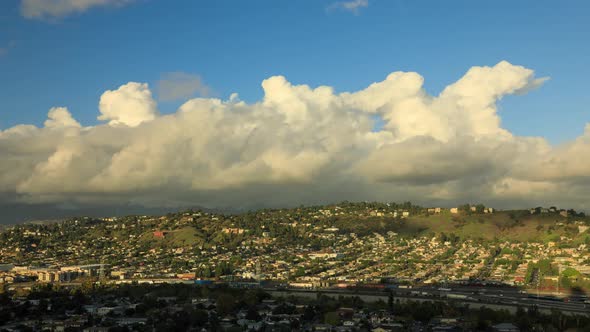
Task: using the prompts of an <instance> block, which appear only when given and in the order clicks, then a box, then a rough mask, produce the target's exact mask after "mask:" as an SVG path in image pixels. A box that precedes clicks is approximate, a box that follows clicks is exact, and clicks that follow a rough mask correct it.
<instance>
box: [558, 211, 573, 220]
mask: <svg viewBox="0 0 590 332" xmlns="http://www.w3.org/2000/svg"><path fill="white" fill-rule="evenodd" d="M559 215H560V216H562V217H564V218H567V217H568V216H569V215H570V213H569V211H567V210H560V211H559Z"/></svg>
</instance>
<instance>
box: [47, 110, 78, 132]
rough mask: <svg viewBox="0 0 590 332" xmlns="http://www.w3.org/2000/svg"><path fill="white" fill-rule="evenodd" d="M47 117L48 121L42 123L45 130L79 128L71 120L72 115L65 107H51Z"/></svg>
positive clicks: (76, 122) (74, 121)
mask: <svg viewBox="0 0 590 332" xmlns="http://www.w3.org/2000/svg"><path fill="white" fill-rule="evenodd" d="M47 117H48V119H47V120H46V121H45V123H44V125H45V127H46V128H64V127H77V128H80V127H81V126H80V123H78V121H76V120H74V118H72V114H70V111H68V109H67V108H66V107H52V108H51V109H50V110H49V113H48V114H47Z"/></svg>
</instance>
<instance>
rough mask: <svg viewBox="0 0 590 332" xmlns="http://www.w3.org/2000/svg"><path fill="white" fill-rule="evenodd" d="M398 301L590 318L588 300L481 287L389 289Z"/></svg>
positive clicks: (332, 292) (369, 296)
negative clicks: (537, 311)
mask: <svg viewBox="0 0 590 332" xmlns="http://www.w3.org/2000/svg"><path fill="white" fill-rule="evenodd" d="M265 290H266V291H267V292H269V293H271V294H272V295H273V296H289V295H295V296H303V297H310V298H312V297H313V298H315V297H316V296H317V294H318V293H321V294H322V295H326V296H333V297H337V296H359V297H360V298H361V299H362V300H364V301H367V302H375V301H378V300H383V301H385V302H387V299H388V296H389V295H388V292H389V290H382V289H377V290H367V289H276V288H267V289H265ZM390 290H391V291H392V292H393V295H394V297H395V299H396V300H400V301H410V300H411V301H421V302H423V301H448V302H454V303H459V304H463V305H466V306H469V307H470V308H474V309H475V308H481V307H484V306H485V307H487V308H490V309H505V310H508V311H510V312H512V313H515V312H516V310H517V308H518V307H522V308H523V309H525V310H529V309H531V308H533V307H534V306H536V307H537V308H538V310H539V311H540V312H542V313H551V309H557V310H560V311H562V312H563V313H564V314H569V315H584V316H588V317H590V304H588V303H584V301H588V298H587V297H584V296H577V297H570V299H569V301H568V302H564V301H563V300H562V299H559V298H554V299H552V298H549V297H547V296H541V297H540V298H536V295H532V294H527V293H524V292H522V291H519V290H518V289H512V288H491V287H490V288H482V287H463V286H462V287H455V288H447V289H446V290H441V289H440V288H433V287H419V288H410V289H405V288H404V289H399V288H392V289H390Z"/></svg>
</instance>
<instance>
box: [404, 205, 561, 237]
mask: <svg viewBox="0 0 590 332" xmlns="http://www.w3.org/2000/svg"><path fill="white" fill-rule="evenodd" d="M511 214H512V215H515V217H513V218H512V217H511V216H510V215H511ZM565 220H566V219H565V218H563V217H561V216H559V215H555V214H553V215H526V214H523V213H520V215H519V214H518V213H515V212H514V211H501V212H498V213H494V214H491V215H489V214H473V215H466V214H464V215H451V214H450V213H449V212H448V211H447V212H445V213H443V214H440V215H431V216H414V217H410V218H408V219H407V221H406V225H405V227H404V229H408V230H409V231H407V232H406V233H407V234H409V233H411V232H415V231H416V229H418V230H420V231H419V232H418V234H423V235H424V234H428V233H431V232H432V233H442V232H444V233H447V234H448V233H455V234H456V235H458V236H460V237H461V238H472V239H473V238H483V239H489V240H491V239H493V238H494V237H496V238H498V239H505V240H517V241H550V240H555V238H556V237H558V236H560V235H564V234H565V227H564V226H557V225H556V223H557V222H560V221H561V222H565ZM538 226H542V229H537V228H538ZM552 226H553V227H554V229H553V230H552V231H551V232H550V234H549V232H548V230H549V228H550V227H552ZM402 232H404V230H402Z"/></svg>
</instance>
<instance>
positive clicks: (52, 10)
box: [20, 0, 134, 19]
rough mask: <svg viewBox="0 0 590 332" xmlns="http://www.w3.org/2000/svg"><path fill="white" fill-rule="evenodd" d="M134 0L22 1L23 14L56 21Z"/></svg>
mask: <svg viewBox="0 0 590 332" xmlns="http://www.w3.org/2000/svg"><path fill="white" fill-rule="evenodd" d="M132 1H134V0H21V7H20V9H21V14H22V15H23V16H24V17H26V18H30V19H55V18H62V17H65V16H68V15H72V14H76V13H83V12H85V11H87V10H89V9H92V8H94V7H105V6H123V5H126V4H128V3H130V2H132Z"/></svg>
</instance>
